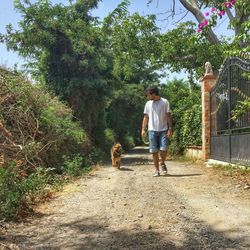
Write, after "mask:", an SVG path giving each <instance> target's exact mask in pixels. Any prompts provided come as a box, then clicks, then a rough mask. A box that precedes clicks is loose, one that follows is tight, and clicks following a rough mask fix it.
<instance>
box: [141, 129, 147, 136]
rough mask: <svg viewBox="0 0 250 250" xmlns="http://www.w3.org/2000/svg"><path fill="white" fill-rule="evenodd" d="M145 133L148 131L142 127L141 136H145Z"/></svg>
mask: <svg viewBox="0 0 250 250" xmlns="http://www.w3.org/2000/svg"><path fill="white" fill-rule="evenodd" d="M145 133H146V132H145V129H142V130H141V137H142V138H143V137H144V136H145Z"/></svg>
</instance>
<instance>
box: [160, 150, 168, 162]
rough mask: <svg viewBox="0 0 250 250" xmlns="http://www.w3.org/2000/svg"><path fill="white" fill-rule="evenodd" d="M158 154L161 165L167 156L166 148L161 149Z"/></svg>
mask: <svg viewBox="0 0 250 250" xmlns="http://www.w3.org/2000/svg"><path fill="white" fill-rule="evenodd" d="M160 156H161V166H162V165H164V164H165V160H166V158H167V150H165V151H163V150H161V151H160Z"/></svg>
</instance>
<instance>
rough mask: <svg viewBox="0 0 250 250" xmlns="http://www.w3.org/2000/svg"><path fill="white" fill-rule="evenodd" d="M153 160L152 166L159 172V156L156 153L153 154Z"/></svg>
mask: <svg viewBox="0 0 250 250" xmlns="http://www.w3.org/2000/svg"><path fill="white" fill-rule="evenodd" d="M153 160H154V165H155V170H156V171H159V170H160V169H159V156H158V152H155V153H153Z"/></svg>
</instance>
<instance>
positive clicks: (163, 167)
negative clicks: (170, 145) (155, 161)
mask: <svg viewBox="0 0 250 250" xmlns="http://www.w3.org/2000/svg"><path fill="white" fill-rule="evenodd" d="M161 170H162V172H163V173H164V174H167V173H168V169H167V166H166V164H165V163H164V164H162V165H161Z"/></svg>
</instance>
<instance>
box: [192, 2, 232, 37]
mask: <svg viewBox="0 0 250 250" xmlns="http://www.w3.org/2000/svg"><path fill="white" fill-rule="evenodd" d="M235 3H236V0H229V1H227V2H224V3H222V4H221V5H219V6H218V7H212V8H211V9H210V12H205V13H204V15H205V17H209V16H211V18H210V20H208V19H207V18H205V19H204V21H203V22H201V23H200V24H199V26H198V30H197V32H198V33H200V32H202V30H203V29H204V28H205V27H207V26H214V25H215V24H216V20H217V18H218V17H219V18H222V17H223V16H224V15H225V13H226V9H227V8H229V9H231V8H233V7H234V5H235Z"/></svg>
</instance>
